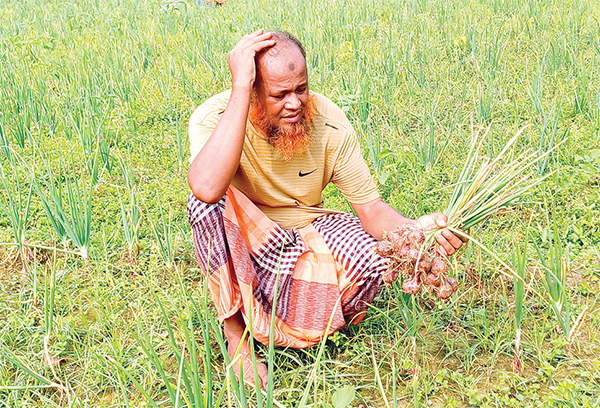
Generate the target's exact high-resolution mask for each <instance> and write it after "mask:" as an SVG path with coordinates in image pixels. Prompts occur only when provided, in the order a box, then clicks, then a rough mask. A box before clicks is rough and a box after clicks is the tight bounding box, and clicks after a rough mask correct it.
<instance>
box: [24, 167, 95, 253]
mask: <svg viewBox="0 0 600 408" xmlns="http://www.w3.org/2000/svg"><path fill="white" fill-rule="evenodd" d="M56 176H58V177H56ZM64 177H65V174H64V173H63V170H62V169H61V170H59V171H58V173H55V171H54V170H53V169H52V168H51V167H50V166H49V165H48V164H47V163H46V178H44V179H38V178H36V177H35V176H33V175H31V179H30V181H31V183H32V184H33V186H34V188H35V190H36V192H37V194H38V196H39V197H40V199H41V201H42V206H43V208H44V211H45V212H46V216H47V217H48V221H49V222H50V224H51V225H52V227H53V228H54V231H55V232H56V234H57V235H58V236H59V238H61V239H62V241H63V244H64V245H65V246H66V244H67V243H68V241H69V240H70V241H72V242H73V244H75V246H76V247H77V248H78V250H79V254H80V255H81V256H82V257H84V258H87V257H88V249H89V245H90V233H91V224H92V195H91V190H90V192H87V191H86V187H85V182H81V181H79V180H65V181H64V182H61V181H62V180H61V179H63V178H64Z"/></svg>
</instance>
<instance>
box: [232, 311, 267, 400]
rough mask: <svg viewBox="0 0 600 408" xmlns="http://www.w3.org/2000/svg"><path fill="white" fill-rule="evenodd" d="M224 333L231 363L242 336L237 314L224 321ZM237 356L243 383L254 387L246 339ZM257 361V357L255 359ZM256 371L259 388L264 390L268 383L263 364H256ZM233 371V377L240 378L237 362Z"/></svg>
mask: <svg viewBox="0 0 600 408" xmlns="http://www.w3.org/2000/svg"><path fill="white" fill-rule="evenodd" d="M223 323H224V327H223V329H224V332H225V337H226V338H227V353H228V354H229V358H231V360H232V361H233V359H234V358H235V355H236V351H237V349H238V346H239V344H240V340H241V339H242V335H243V334H244V329H245V325H244V321H243V320H242V317H241V316H240V314H239V313H237V314H235V315H234V316H232V317H230V318H228V319H225V320H224V322H223ZM239 354H240V355H241V360H242V365H243V371H244V382H245V383H246V384H248V385H251V386H254V367H253V366H252V353H251V351H250V343H249V342H248V339H244V342H243V343H242V346H241V348H240V351H239ZM257 359H258V357H257ZM256 370H257V371H258V379H259V381H260V388H262V389H266V388H267V383H268V370H267V366H266V365H265V364H264V363H258V362H257V363H256ZM233 371H234V372H235V376H236V377H237V378H238V380H239V378H240V365H239V361H238V362H236V363H235V364H234V365H233Z"/></svg>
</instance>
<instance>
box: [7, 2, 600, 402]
mask: <svg viewBox="0 0 600 408" xmlns="http://www.w3.org/2000/svg"><path fill="white" fill-rule="evenodd" d="M259 28H264V29H266V30H288V31H289V32H291V33H292V34H293V35H295V36H296V37H298V38H299V39H300V41H301V42H302V43H303V44H304V46H305V48H306V52H307V63H308V67H309V76H310V86H311V89H312V90H314V91H317V92H319V93H322V94H324V95H325V96H327V97H329V98H330V99H331V100H333V101H334V102H336V103H337V104H338V105H339V106H340V107H341V108H342V109H343V110H344V111H345V112H346V114H347V115H348V118H349V119H350V121H351V122H352V124H353V126H354V128H355V130H356V132H357V134H358V136H359V139H360V143H361V147H362V150H363V154H364V156H365V158H366V160H367V162H368V164H369V166H370V169H371V171H372V174H373V176H374V178H375V180H376V181H377V183H378V188H379V191H380V193H381V195H382V197H383V198H384V200H385V201H387V202H389V203H390V204H391V205H392V206H394V207H395V208H397V209H398V210H400V211H402V212H403V213H404V214H405V215H406V216H408V217H413V218H416V217H418V216H420V215H423V214H426V213H431V212H436V211H443V209H444V207H445V203H446V202H448V200H449V199H450V195H451V192H452V184H453V183H454V182H455V180H457V178H458V176H459V172H460V170H461V168H462V165H463V163H464V161H465V158H466V156H467V154H468V150H469V145H470V141H471V135H472V132H474V131H476V130H478V129H483V128H487V127H489V128H490V131H489V132H490V133H489V137H488V138H487V139H486V141H485V143H484V145H483V150H484V152H485V153H486V154H487V155H489V156H490V157H494V156H496V155H497V154H498V153H500V152H501V151H502V149H503V147H504V146H505V145H506V143H507V142H508V141H509V140H510V139H511V138H512V137H513V136H514V135H515V134H516V133H517V131H518V130H519V129H521V128H523V127H524V126H528V127H527V128H526V129H525V131H524V133H523V136H522V137H521V138H520V139H519V142H518V145H517V147H516V149H517V151H519V152H520V151H525V150H526V149H532V150H533V151H537V150H539V151H547V150H548V149H550V148H551V147H553V146H555V145H557V144H559V143H562V144H561V145H560V146H559V147H558V148H557V149H556V150H554V151H553V152H552V153H551V154H549V155H548V156H547V157H546V158H545V159H543V160H540V161H539V162H537V163H536V164H535V165H534V166H533V168H532V171H533V174H534V176H535V177H540V178H541V177H545V176H548V177H547V178H545V179H544V181H543V182H541V183H540V184H539V185H537V186H536V187H535V188H533V189H532V190H530V191H529V192H528V193H527V195H526V197H525V200H523V202H522V203H520V204H519V205H516V206H513V207H511V208H510V209H509V210H507V211H502V212H501V213H499V214H495V215H494V216H493V217H491V218H490V219H489V220H488V221H486V222H484V223H482V224H480V225H478V226H476V227H474V228H473V229H472V230H471V231H470V235H471V236H472V237H473V238H475V239H476V240H477V241H478V243H479V244H480V245H478V244H476V243H474V242H471V243H469V245H468V246H467V248H466V249H465V250H464V251H462V252H461V253H460V254H459V255H458V256H455V257H453V258H452V268H451V275H452V276H453V277H455V278H456V279H457V280H458V281H459V282H460V288H459V290H458V291H457V293H456V294H454V295H453V296H452V297H451V298H450V299H448V300H446V301H443V300H439V299H437V298H435V297H434V296H432V295H431V294H424V293H422V292H421V293H420V294H418V295H415V296H408V295H405V294H403V293H402V290H401V286H400V284H399V283H398V282H396V283H394V285H392V286H389V287H385V288H383V289H382V291H381V292H380V294H379V295H378V297H377V298H376V300H375V302H374V303H373V305H372V306H373V307H372V308H371V309H370V310H369V312H368V314H367V316H366V318H365V319H364V321H363V322H362V323H360V324H358V325H352V326H348V327H346V328H345V329H344V330H341V331H339V332H336V333H334V334H333V335H331V336H329V338H328V339H327V340H326V341H325V342H324V343H323V344H322V345H319V346H314V347H312V348H309V349H306V350H294V349H278V348H275V349H274V350H273V351H270V350H269V348H268V347H264V346H262V345H260V344H257V345H256V348H257V350H258V354H259V355H260V356H261V358H262V359H263V360H264V361H265V362H266V361H269V360H271V362H272V365H273V366H274V370H273V372H272V375H273V377H272V384H273V388H272V389H270V390H269V391H265V392H259V393H257V392H256V391H255V390H254V389H252V388H249V387H246V388H244V387H243V386H240V385H239V384H237V382H236V381H235V379H234V378H231V377H230V376H228V375H227V370H226V368H225V366H226V365H227V364H228V361H226V360H228V358H227V357H226V356H224V354H223V347H224V343H223V338H222V335H221V331H220V328H219V325H218V323H217V322H216V311H215V310H214V308H213V307H212V301H211V299H210V296H209V295H208V293H207V287H206V284H205V283H206V282H205V279H204V274H203V271H202V270H201V269H200V268H199V266H198V264H197V262H196V258H195V254H194V248H193V243H192V240H191V232H190V228H189V224H188V222H187V213H186V205H187V196H188V194H189V188H188V185H187V179H186V175H187V168H188V158H189V143H188V141H187V121H188V119H189V116H190V115H191V113H192V112H193V110H194V109H195V108H196V107H197V106H198V105H199V104H200V103H202V102H203V101H204V100H205V99H207V98H208V97H210V96H211V95H214V94H216V93H218V92H221V91H223V90H225V89H227V88H229V87H230V76H229V69H228V67H227V62H226V59H227V52H228V51H229V50H230V49H231V48H232V47H233V46H234V45H235V44H236V43H237V41H238V40H239V39H240V38H241V37H242V36H243V35H245V34H248V33H250V32H253V31H255V30H256V29H259ZM540 154H541V153H540ZM0 178H1V182H0V407H171V406H181V407H221V406H223V407H225V406H227V407H237V406H253V407H255V406H257V407H263V406H264V407H271V406H278V407H280V406H286V407H287V406H289V407H301V406H302V407H304V406H305V407H335V408H341V407H346V406H351V407H359V406H362V407H386V408H390V407H519V408H525V407H600V295H599V290H600V262H599V261H600V3H598V2H595V1H591V0H589V1H586V0H572V1H562V0H555V1H541V0H525V1H517V0H478V1H474V0H466V1H457V0H441V1H432V0H412V1H409V0H401V1H388V0H383V1H380V2H372V1H366V0H357V1H347V0H346V1H342V0H333V1H324V0H310V1H298V0H296V1H293V0H284V1H272V0H265V1H256V0H229V1H227V2H226V3H224V4H223V5H221V6H215V5H207V4H205V3H203V2H201V1H198V3H196V2H194V1H179V0H164V1H150V2H142V1H138V0H114V1H107V0H94V1H84V2H72V1H54V0H48V1H44V0H35V1H34V0H26V1H20V2H14V1H8V0H0ZM324 199H325V206H327V207H329V208H335V209H340V210H343V211H350V206H349V204H348V203H347V202H346V201H345V200H344V198H343V196H342V195H341V194H340V193H339V192H338V191H337V190H336V189H335V188H334V187H332V186H330V187H328V188H327V189H326V190H325V192H324ZM519 265H520V266H521V267H520V268H519V267H518V266H519ZM507 267H511V268H514V269H515V270H518V271H520V273H521V274H522V276H523V280H522V281H520V280H519V279H516V278H514V277H513V275H512V274H511V273H510V272H509V271H508V268H507ZM550 271H554V272H555V275H552V274H551V273H550ZM523 281H524V282H525V285H523ZM515 346H517V348H516V349H515ZM515 350H517V351H515ZM515 355H517V356H519V355H520V358H518V359H515Z"/></svg>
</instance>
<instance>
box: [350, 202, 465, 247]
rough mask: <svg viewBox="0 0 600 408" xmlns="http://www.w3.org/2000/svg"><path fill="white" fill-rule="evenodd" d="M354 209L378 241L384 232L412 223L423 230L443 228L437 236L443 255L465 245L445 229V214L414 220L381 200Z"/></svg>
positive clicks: (357, 205) (425, 216) (364, 226)
mask: <svg viewBox="0 0 600 408" xmlns="http://www.w3.org/2000/svg"><path fill="white" fill-rule="evenodd" d="M352 208H354V211H355V212H356V215H358V218H359V219H360V223H361V224H362V227H363V229H364V230H365V231H366V232H368V233H369V234H371V235H372V236H373V237H374V238H376V239H378V240H381V239H383V237H382V235H383V231H385V230H387V231H389V230H392V229H394V228H395V227H397V226H399V225H402V224H406V223H410V224H415V225H416V226H418V227H419V228H421V229H423V230H430V229H440V228H441V230H440V233H439V234H437V235H436V241H437V242H438V244H439V248H440V252H441V254H442V255H445V256H448V255H452V254H453V253H454V252H456V250H457V249H459V248H460V247H461V246H462V245H463V240H462V239H461V238H459V237H457V236H456V235H454V234H453V233H452V232H450V231H449V230H447V229H445V228H444V227H445V226H446V223H447V221H448V219H447V217H446V216H445V215H444V214H441V213H434V214H430V215H424V216H422V217H420V218H418V219H416V220H412V219H410V218H406V217H405V216H403V215H402V214H401V213H400V212H399V211H397V210H395V209H394V208H393V207H392V206H390V205H389V204H386V203H385V202H383V200H382V199H381V198H378V199H376V200H374V201H371V202H370V203H367V204H361V205H359V204H352Z"/></svg>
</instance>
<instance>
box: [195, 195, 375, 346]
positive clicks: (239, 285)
mask: <svg viewBox="0 0 600 408" xmlns="http://www.w3.org/2000/svg"><path fill="white" fill-rule="evenodd" d="M188 216H189V221H190V224H191V226H192V233H193V236H194V247H195V250H196V255H197V258H198V262H199V264H200V267H201V268H202V269H203V270H205V271H207V272H208V275H209V279H208V284H209V290H210V292H211V295H212V297H213V300H214V303H215V306H216V308H217V311H218V314H219V319H220V320H223V319H226V318H228V317H230V316H232V315H234V314H235V313H236V312H237V311H238V310H239V311H241V313H242V316H243V318H244V320H245V321H246V324H248V323H249V314H250V313H252V324H253V331H254V337H255V338H256V339H257V340H259V341H261V342H262V343H264V344H267V343H268V341H269V332H270V325H271V313H272V311H273V304H274V295H275V283H276V279H277V275H278V274H279V286H278V289H277V303H276V305H277V306H276V311H275V316H276V319H275V333H274V338H275V344H276V345H277V346H282V347H294V348H303V347H308V346H310V345H313V344H315V343H317V342H319V341H320V340H321V339H322V338H323V336H324V335H325V334H326V329H327V325H328V323H329V321H330V319H331V320H332V324H331V328H330V333H329V334H331V333H333V332H334V331H336V330H339V329H340V328H342V327H343V326H344V325H345V324H346V321H352V322H353V323H358V322H359V321H360V320H362V318H363V317H364V314H365V313H364V312H365V311H366V309H367V308H368V304H369V303H370V302H372V301H373V299H374V297H375V295H376V294H377V292H378V290H379V287H380V285H381V283H382V276H383V272H384V271H385V270H386V269H387V261H386V260H385V259H384V258H382V257H380V256H379V255H377V254H375V252H374V251H373V249H374V247H375V246H376V244H377V241H376V240H375V239H374V238H372V237H371V236H370V235H368V234H367V233H366V232H365V231H364V230H363V229H362V227H361V224H360V221H359V220H358V218H356V217H354V216H351V215H349V214H328V215H324V216H322V217H320V218H318V219H316V220H315V221H314V222H313V223H312V224H310V225H307V226H306V227H303V228H299V229H297V230H285V229H283V228H281V227H280V226H279V225H278V224H276V223H275V222H273V221H272V220H270V219H269V218H268V217H267V216H266V215H265V214H264V213H262V212H261V211H260V210H259V209H258V208H257V207H256V206H255V205H254V204H253V203H252V202H251V201H250V200H249V199H248V198H247V197H246V196H245V195H244V194H242V193H241V192H240V191H239V190H237V189H235V188H233V187H230V188H229V189H228V190H227V193H226V195H225V196H224V197H223V199H222V200H221V201H220V202H219V203H216V204H207V203H203V202H201V201H199V200H198V199H197V198H196V197H194V196H193V194H190V196H189V199H188Z"/></svg>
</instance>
